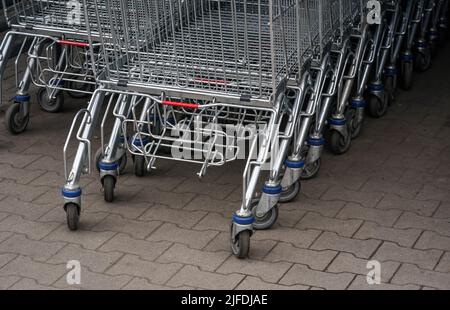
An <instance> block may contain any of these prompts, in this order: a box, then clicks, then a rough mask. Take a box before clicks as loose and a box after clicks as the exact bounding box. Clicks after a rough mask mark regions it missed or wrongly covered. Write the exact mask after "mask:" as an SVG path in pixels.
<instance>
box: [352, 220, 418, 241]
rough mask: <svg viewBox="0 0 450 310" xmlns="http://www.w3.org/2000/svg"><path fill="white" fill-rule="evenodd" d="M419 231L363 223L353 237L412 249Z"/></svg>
mask: <svg viewBox="0 0 450 310" xmlns="http://www.w3.org/2000/svg"><path fill="white" fill-rule="evenodd" d="M421 232H422V230H420V229H414V228H410V229H397V228H390V227H383V226H379V225H377V224H375V223H371V222H365V223H364V224H363V225H362V226H361V228H360V229H359V230H358V231H357V232H356V234H355V235H354V236H353V237H354V238H356V239H365V240H367V239H379V240H386V241H392V242H395V243H398V244H399V245H401V246H404V247H412V246H413V244H414V243H415V242H416V240H417V239H418V238H419V236H420V234H421Z"/></svg>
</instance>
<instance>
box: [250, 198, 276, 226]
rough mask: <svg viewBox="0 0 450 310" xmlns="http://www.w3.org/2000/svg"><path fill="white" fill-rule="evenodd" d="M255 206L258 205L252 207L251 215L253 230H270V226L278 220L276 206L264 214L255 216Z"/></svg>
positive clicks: (256, 204)
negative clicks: (252, 217) (253, 220)
mask: <svg viewBox="0 0 450 310" xmlns="http://www.w3.org/2000/svg"><path fill="white" fill-rule="evenodd" d="M257 206H258V203H255V204H254V205H253V206H252V213H253V216H254V217H255V222H254V223H253V228H255V229H256V230H267V229H270V228H272V226H273V225H274V224H275V223H276V222H277V220H278V206H274V207H273V208H272V209H270V211H269V212H267V213H266V214H257V212H256V207H257Z"/></svg>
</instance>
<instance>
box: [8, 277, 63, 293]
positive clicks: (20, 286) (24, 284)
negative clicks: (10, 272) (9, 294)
mask: <svg viewBox="0 0 450 310" xmlns="http://www.w3.org/2000/svg"><path fill="white" fill-rule="evenodd" d="M9 289H10V290H18V291H20V290H27V291H28V290H33V291H38V290H43V291H47V290H56V288H54V287H52V286H50V285H41V284H39V283H38V282H36V281H35V280H33V279H20V280H19V281H17V282H16V283H15V284H14V285H12V286H11V287H9Z"/></svg>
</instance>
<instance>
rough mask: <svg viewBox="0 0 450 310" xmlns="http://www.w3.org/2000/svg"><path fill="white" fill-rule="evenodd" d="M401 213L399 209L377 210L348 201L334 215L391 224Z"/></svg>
mask: <svg viewBox="0 0 450 310" xmlns="http://www.w3.org/2000/svg"><path fill="white" fill-rule="evenodd" d="M401 213H402V211H399V210H378V209H374V208H364V207H361V206H360V205H359V204H355V203H348V204H347V205H346V206H345V207H344V208H343V209H342V210H341V211H340V212H339V213H338V215H337V216H336V217H337V218H339V219H360V220H365V221H370V222H375V223H377V224H379V225H382V226H392V225H393V224H394V223H395V221H396V220H397V219H398V218H399V217H400V214H401Z"/></svg>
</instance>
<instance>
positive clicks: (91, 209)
mask: <svg viewBox="0 0 450 310" xmlns="http://www.w3.org/2000/svg"><path fill="white" fill-rule="evenodd" d="M94 201H95V202H94V203H92V204H86V203H85V204H83V205H84V206H85V207H84V208H83V212H86V213H110V214H116V215H120V216H122V217H123V218H125V219H137V218H138V217H139V216H141V215H142V214H144V213H145V211H146V210H148V209H149V208H150V206H151V204H150V203H134V202H132V201H129V202H127V203H126V204H121V205H120V206H116V205H111V204H110V203H107V202H105V201H104V200H103V199H94ZM87 216H90V215H87Z"/></svg>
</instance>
